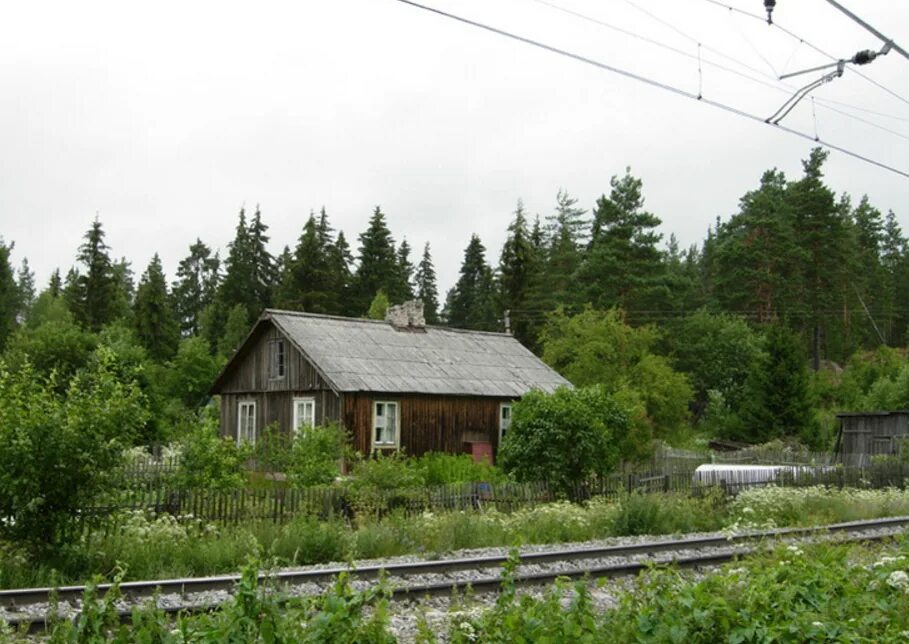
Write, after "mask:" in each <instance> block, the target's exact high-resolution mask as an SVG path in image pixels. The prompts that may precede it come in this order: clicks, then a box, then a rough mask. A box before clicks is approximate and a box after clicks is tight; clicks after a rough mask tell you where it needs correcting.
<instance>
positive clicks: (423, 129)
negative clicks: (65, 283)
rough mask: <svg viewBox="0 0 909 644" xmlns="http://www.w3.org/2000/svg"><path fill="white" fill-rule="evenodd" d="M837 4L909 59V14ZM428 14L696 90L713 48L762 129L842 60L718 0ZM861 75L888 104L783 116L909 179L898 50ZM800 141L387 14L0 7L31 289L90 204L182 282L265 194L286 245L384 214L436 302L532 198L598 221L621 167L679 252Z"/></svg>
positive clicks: (826, 27) (709, 94)
mask: <svg viewBox="0 0 909 644" xmlns="http://www.w3.org/2000/svg"><path fill="white" fill-rule="evenodd" d="M842 1H843V2H844V3H845V4H847V6H849V7H850V8H851V9H853V10H855V11H856V12H857V13H858V14H859V15H860V16H862V17H863V18H864V19H865V20H867V21H868V22H869V23H871V24H872V25H874V26H875V27H877V28H879V29H880V30H881V31H883V32H884V33H885V34H887V35H888V36H889V37H891V38H893V39H894V40H895V41H896V42H897V43H898V44H901V45H902V46H903V47H904V48H909V2H904V1H897V0H862V1H861V2H858V0H842ZM425 2H426V4H428V5H431V6H433V7H436V8H438V9H442V10H446V11H450V12H453V13H458V14H460V15H463V16H465V17H469V18H472V19H474V20H477V21H482V22H485V23H488V24H490V25H493V26H496V27H499V28H501V29H505V30H509V31H513V32H516V33H518V34H521V35H524V36H527V37H530V38H534V39H538V40H540V41H543V42H546V43H548V44H550V45H552V46H555V47H559V48H563V49H569V50H571V51H573V52H575V53H577V54H580V55H583V56H586V57H589V58H592V59H596V60H598V61H601V62H603V63H606V64H608V65H612V66H615V67H620V68H622V69H626V70H629V71H632V72H634V73H637V74H640V75H643V76H646V77H648V78H652V79H655V80H659V81H660V82H663V83H667V84H670V85H673V86H676V87H679V88H681V89H684V90H685V91H688V92H692V93H695V94H697V93H698V91H699V75H698V60H697V54H698V43H700V44H701V47H700V54H701V68H702V75H701V77H700V90H701V91H702V93H703V96H704V97H705V98H708V99H712V100H715V101H719V102H723V103H726V104H729V105H731V106H734V107H737V108H739V109H742V110H745V111H747V112H751V113H754V114H757V115H761V116H769V115H770V114H772V113H773V112H774V111H776V109H777V108H778V107H779V106H780V105H782V104H783V102H784V101H785V100H786V99H787V97H788V95H789V94H791V93H792V91H794V89H797V88H798V87H800V86H801V85H804V84H806V83H809V82H811V81H812V80H815V79H817V78H819V77H820V76H821V74H822V72H814V73H811V74H806V75H804V76H798V77H796V78H794V79H790V80H787V81H785V82H784V83H781V82H778V81H774V80H773V79H774V76H776V75H779V74H783V73H786V72H791V71H796V70H799V69H804V68H808V67H814V66H817V65H820V64H824V63H827V62H829V59H827V58H825V57H824V56H822V55H821V54H819V53H817V52H816V51H813V50H812V49H811V48H810V47H809V46H808V45H807V44H804V43H799V42H798V41H797V40H795V39H793V38H791V37H789V36H787V35H785V34H784V33H783V32H781V31H780V30H778V29H775V28H771V27H769V26H768V25H767V24H766V23H761V22H760V21H758V20H753V19H750V18H748V17H745V16H742V15H739V14H736V13H733V12H730V11H729V10H727V9H724V8H722V7H719V6H717V5H716V4H712V3H710V2H708V1H706V0H634V1H633V2H631V1H627V0H601V1H599V2H597V1H594V0H547V2H545V3H544V2H541V1H540V0H485V1H479V0H474V1H467V0H460V1H456V0H425ZM728 2H729V3H731V4H732V5H734V6H735V7H738V8H741V9H743V10H747V11H751V12H754V13H763V2H762V0H728ZM552 5H555V6H557V7H561V8H562V9H568V10H571V11H575V12H579V13H582V14H585V15H587V16H589V17H590V18H594V19H596V20H600V21H603V22H607V23H609V24H610V25H612V26H614V27H619V28H621V29H624V30H626V31H630V32H633V33H634V34H637V35H639V36H642V37H645V38H648V39H652V40H655V41H658V42H659V43H662V44H664V45H668V46H671V47H673V48H675V50H677V51H671V50H667V49H663V48H660V47H657V46H655V45H653V44H651V43H648V42H645V41H644V40H641V39H640V38H634V37H632V36H629V35H626V34H623V33H621V32H619V31H617V30H615V29H610V28H608V27H606V26H604V25H602V24H596V23H594V22H591V21H589V20H583V19H581V18H579V17H577V16H575V15H570V14H568V13H566V12H565V11H560V10H559V9H557V8H555V7H554V6H552ZM648 14H650V15H648ZM655 17H657V18H659V20H662V21H663V22H660V21H659V20H657V19H655ZM774 17H775V18H776V20H777V22H778V24H780V25H781V26H783V27H785V28H787V29H789V30H791V31H793V32H795V33H797V34H799V35H800V36H802V37H803V38H804V39H805V40H806V41H807V42H809V43H811V44H813V45H815V46H817V47H819V48H820V49H822V50H824V51H825V52H829V53H831V54H833V55H834V56H838V57H839V56H842V57H849V56H851V55H852V54H854V53H855V51H857V50H859V49H866V48H879V47H880V46H881V43H880V41H878V40H877V39H876V38H875V37H874V36H872V35H871V34H870V33H868V32H866V31H864V30H863V29H862V28H861V27H859V26H858V25H856V24H855V23H854V22H852V21H851V20H850V19H849V18H847V17H846V16H845V15H843V14H841V13H840V12H838V11H837V10H836V9H834V8H833V7H831V6H830V5H829V4H828V3H827V2H826V1H825V0H778V2H777V9H776V11H775V14H774ZM664 23H666V24H664ZM711 63H718V64H721V65H723V66H724V67H727V68H731V69H734V70H736V71H738V72H740V73H742V74H746V75H747V76H749V77H751V78H752V79H756V80H757V81H760V82H755V81H754V80H750V79H746V78H742V77H741V76H738V75H734V74H732V73H729V72H728V71H725V70H723V69H720V68H719V67H717V66H715V65H712V64H711ZM859 69H860V71H861V72H862V73H863V74H865V75H867V76H868V77H870V78H871V79H873V81H875V82H876V83H878V84H879V85H882V86H884V87H885V88H887V89H889V90H890V91H891V92H893V93H895V94H897V95H898V97H897V96H894V95H893V94H891V93H889V92H887V91H885V90H883V89H881V88H879V87H877V86H875V85H874V84H872V83H870V82H868V81H867V80H865V79H863V78H861V77H860V76H858V75H857V74H855V73H853V72H851V71H849V70H848V69H847V71H846V73H845V74H844V75H843V77H842V78H838V79H836V80H834V81H833V82H831V83H829V84H826V85H824V86H823V87H821V88H819V89H818V90H816V91H815V92H814V94H813V95H814V96H815V102H814V110H813V111H814V114H816V119H815V117H814V116H813V114H812V102H811V101H810V100H805V101H803V102H802V103H800V104H799V105H798V106H797V107H796V109H795V110H794V111H793V112H792V113H791V114H790V115H789V116H788V117H786V119H785V120H784V121H783V124H784V125H788V126H790V127H793V128H797V129H800V130H803V131H805V132H808V133H809V134H811V135H812V136H813V135H814V131H815V127H816V129H817V133H818V135H819V136H820V137H821V138H822V139H825V140H828V141H830V142H832V143H835V144H837V145H840V146H843V147H845V148H849V149H850V150H852V151H854V152H856V153H859V154H862V155H865V156H868V157H871V158H873V159H875V160H877V161H880V162H882V163H885V164H889V165H892V166H895V167H897V168H899V169H901V170H903V171H909V102H907V100H909V60H906V59H905V58H902V57H900V56H899V54H897V53H896V52H891V53H890V54H889V55H887V56H886V57H883V58H879V59H878V60H876V61H874V62H873V63H872V64H871V65H868V66H865V67H862V68H859ZM831 108H833V109H831ZM834 110H837V111H834ZM843 113H846V114H843ZM855 117H858V118H855ZM859 119H861V120H859ZM811 147H812V142H811V141H806V140H803V139H799V138H796V137H793V136H790V135H787V134H785V133H782V132H780V131H778V130H774V129H773V128H770V127H768V126H765V125H762V124H760V123H756V122H754V121H750V120H747V119H744V118H741V117H738V116H734V115H732V114H729V113H726V112H724V111H721V110H718V109H716V108H713V107H710V106H708V105H706V104H704V103H702V102H698V101H696V100H692V99H689V98H684V97H681V96H677V95H674V94H672V93H669V92H666V91H663V90H660V89H657V88H654V87H650V86H647V85H645V84H642V83H640V82H637V81H635V80H631V79H629V78H626V77H623V76H621V75H617V74H614V73H610V72H607V71H603V70H601V69H597V68H594V67H591V66H588V65H584V64H582V63H579V62H576V61H573V60H569V59H566V58H563V57H559V56H556V55H554V54H552V53H548V52H545V51H541V50H539V49H535V48H532V47H529V46H527V45H525V44H521V43H518V42H514V41H511V40H508V39H506V38H503V37H501V36H498V35H494V34H490V33H487V32H483V31H480V30H478V29H476V28H473V27H469V26H466V25H464V24H460V23H457V22H454V21H451V20H448V19H445V18H442V17H440V16H438V15H433V14H430V13H428V12H425V11H421V10H418V9H415V8H413V7H410V6H407V5H405V4H402V3H400V2H397V1H396V0H324V1H322V2H314V1H312V0H302V1H299V0H298V1H297V2H257V3H249V2H244V3H238V2H225V1H223V0H222V1H219V2H201V1H196V2H179V3H178V2H167V1H163V2H157V3H144V4H143V5H142V6H141V7H139V6H137V3H125V2H93V1H91V0H85V1H83V2H78V3H75V2H12V1H9V2H5V3H3V4H2V5H0V235H2V236H3V238H4V239H5V240H6V241H7V242H10V241H14V242H15V244H16V247H15V250H14V253H13V261H14V263H16V264H17V265H18V263H19V262H20V261H21V259H22V257H23V256H27V257H28V259H29V261H30V263H31V265H32V267H33V269H34V270H35V271H36V273H37V279H38V283H39V285H40V286H41V287H43V286H44V285H45V283H46V280H47V278H48V276H49V275H50V272H51V271H52V270H53V269H54V268H55V267H59V268H60V269H61V271H62V272H63V273H65V272H66V270H68V269H69V267H70V266H71V265H72V264H73V262H74V257H75V254H76V249H77V247H78V245H79V243H80V241H81V237H82V235H83V234H84V232H85V231H86V229H87V228H88V227H89V226H90V224H91V222H92V220H93V218H94V217H95V215H96V214H97V215H98V216H99V217H100V219H101V222H102V223H103V225H104V229H105V231H106V232H107V241H108V243H109V245H110V247H111V249H112V254H113V255H114V256H115V257H121V256H125V257H126V258H127V259H129V260H130V261H131V262H132V265H133V270H134V271H135V273H136V278H137V279H138V277H139V275H140V274H141V273H142V272H143V271H144V269H145V267H146V266H147V264H148V261H149V259H150V258H151V256H152V255H153V254H154V253H155V252H156V251H157V252H158V253H159V254H160V255H161V257H162V259H163V261H164V266H165V270H166V271H167V274H168V278H169V279H173V274H174V271H175V269H176V265H177V263H178V262H179V260H180V259H181V258H182V257H184V256H185V255H186V254H187V249H188V247H189V245H190V244H191V243H192V242H193V241H194V240H195V239H196V238H197V237H199V238H201V239H202V240H203V241H204V242H206V243H207V244H209V245H210V246H212V247H214V248H220V249H221V252H222V256H223V255H225V254H226V245H227V243H228V242H229V241H230V240H231V238H232V237H233V233H234V228H235V225H236V220H237V212H238V211H239V209H240V207H241V206H242V205H244V204H245V205H246V207H247V208H248V209H252V208H254V207H255V205H256V204H257V203H258V204H260V205H261V209H262V213H263V218H264V221H265V223H267V224H268V225H269V226H270V231H269V232H270V234H271V237H272V246H271V250H272V251H273V252H274V253H275V254H277V253H278V252H280V249H281V248H282V247H283V246H284V244H289V245H291V247H293V245H294V243H295V241H296V239H297V237H298V236H299V234H300V230H301V227H302V225H303V223H304V221H305V218H306V217H307V216H308V214H309V212H310V210H311V209H316V210H317V209H319V208H320V207H322V206H323V205H324V206H325V207H326V208H327V210H328V213H329V216H330V218H331V221H332V223H333V224H334V226H335V227H336V228H340V229H342V230H344V232H345V234H346V235H347V236H348V238H349V239H350V241H351V244H352V246H354V249H356V245H357V243H356V236H357V235H358V234H359V233H360V232H362V231H363V230H364V228H365V227H366V223H367V220H368V218H369V216H370V214H371V212H372V209H373V207H374V206H376V205H381V207H382V209H383V211H385V212H386V214H387V216H388V222H389V226H390V228H391V230H392V233H393V234H394V235H395V239H396V240H397V241H400V239H401V237H403V236H406V237H407V240H408V241H409V242H410V244H411V246H412V247H413V248H414V249H415V254H416V253H417V252H419V250H420V249H422V246H423V244H424V243H425V242H427V241H428V242H430V244H431V246H432V252H433V256H434V258H435V262H436V267H437V270H438V273H439V281H440V289H442V290H443V291H444V290H447V289H448V288H449V287H450V286H451V285H452V283H453V282H454V281H455V279H456V277H457V271H458V268H459V266H460V261H461V257H462V254H463V249H464V247H465V246H466V244H467V242H468V240H469V237H470V234H471V233H477V234H479V235H480V237H481V239H482V240H483V242H484V243H485V244H486V247H487V249H488V250H489V255H490V261H492V262H495V261H496V260H497V258H498V253H499V250H500V248H501V244H502V242H503V240H504V234H505V228H506V226H507V224H508V222H509V220H510V218H511V216H512V212H513V210H514V208H515V203H516V201H517V200H518V198H521V199H523V201H524V203H525V207H526V208H527V210H529V211H530V212H531V213H532V214H536V213H539V214H540V215H542V216H545V215H546V214H549V213H551V212H552V210H553V206H554V203H555V196H556V192H557V191H558V190H559V188H564V189H566V190H568V191H569V193H571V194H572V195H573V196H575V197H577V198H578V199H579V200H580V205H582V206H584V207H585V208H588V209H589V208H591V207H592V206H593V204H594V201H595V200H596V198H597V197H598V196H599V195H600V194H602V193H604V192H607V193H608V191H609V179H610V177H611V176H612V175H614V174H621V173H623V172H624V169H625V167H626V166H630V167H631V171H632V173H633V174H635V175H636V176H639V177H641V178H642V179H643V181H644V194H645V197H646V205H647V207H648V209H649V210H651V211H652V212H654V213H655V214H656V215H657V216H659V217H660V218H661V219H662V220H663V226H662V232H663V233H664V234H665V235H666V237H667V238H668V236H669V233H672V232H674V233H675V234H676V235H677V236H678V237H679V239H680V241H681V242H682V243H683V245H688V244H691V243H698V242H700V241H701V240H702V239H703V237H704V235H705V231H706V229H707V227H708V226H709V225H710V224H711V223H712V222H714V221H715V219H716V217H717V216H721V217H724V218H725V217H728V216H729V215H730V214H732V213H733V212H735V210H736V207H737V204H738V200H739V198H740V197H741V196H742V195H743V194H744V193H745V192H746V191H747V190H750V189H753V188H754V187H756V186H757V184H758V181H759V178H760V176H761V173H762V172H763V171H764V170H766V169H768V168H771V167H774V166H776V167H779V168H780V169H782V170H784V171H785V172H786V173H787V174H788V175H789V176H790V177H796V176H797V175H798V173H799V172H800V169H801V166H800V160H801V159H802V158H805V157H806V156H807V155H808V153H809V151H810V148H811ZM826 172H827V180H828V183H829V184H830V185H831V186H832V187H834V188H835V189H836V190H837V191H838V192H848V193H850V194H852V195H853V197H855V198H856V199H857V198H858V197H860V196H861V195H862V194H866V193H867V194H868V196H869V198H870V199H871V201H872V203H873V204H874V205H875V206H877V207H878V208H880V209H881V210H882V211H885V212H886V211H887V210H891V209H892V210H893V211H894V212H895V213H896V214H897V217H898V219H899V221H900V223H901V225H902V226H903V229H904V230H909V179H906V178H905V177H901V176H899V175H897V174H894V173H891V172H888V171H886V170H883V169H880V168H877V167H874V166H872V165H869V164H867V163H863V162H861V161H859V160H856V159H854V158H851V157H849V156H847V155H845V154H843V153H840V152H833V153H831V157H830V160H829V162H828V165H827V167H826Z"/></svg>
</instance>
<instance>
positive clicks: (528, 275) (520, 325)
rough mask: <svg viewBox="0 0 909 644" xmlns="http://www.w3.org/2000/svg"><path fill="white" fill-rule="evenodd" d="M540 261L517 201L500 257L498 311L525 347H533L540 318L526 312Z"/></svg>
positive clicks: (520, 203) (521, 208)
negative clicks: (506, 315) (507, 319)
mask: <svg viewBox="0 0 909 644" xmlns="http://www.w3.org/2000/svg"><path fill="white" fill-rule="evenodd" d="M539 261H540V257H539V255H538V251H537V249H536V248H534V245H533V241H532V240H531V233H530V231H529V230H528V229H527V218H526V216H525V214H524V204H523V203H522V202H521V201H520V200H518V205H517V208H516V209H515V211H514V219H513V220H512V222H511V223H510V224H509V226H508V237H507V238H506V239H505V244H504V245H503V246H502V253H501V255H500V256H499V272H498V291H499V301H500V306H499V308H500V310H502V311H503V312H504V311H507V312H508V315H509V318H510V320H511V331H512V333H513V334H514V336H515V337H516V338H517V339H518V340H520V341H521V343H523V344H524V345H525V346H528V347H533V346H534V345H535V344H536V335H537V332H538V330H537V328H536V324H535V323H536V321H537V320H538V319H539V316H537V315H534V314H533V312H531V311H529V308H530V304H529V301H530V293H531V287H532V285H533V283H534V282H535V281H537V279H538V272H539V269H540V266H539Z"/></svg>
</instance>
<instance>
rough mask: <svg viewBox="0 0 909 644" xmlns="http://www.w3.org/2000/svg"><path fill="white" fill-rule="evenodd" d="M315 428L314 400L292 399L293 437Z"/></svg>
mask: <svg viewBox="0 0 909 644" xmlns="http://www.w3.org/2000/svg"><path fill="white" fill-rule="evenodd" d="M315 426H316V399H315V398H294V435H295V436H296V435H297V434H298V433H299V432H300V431H301V430H303V429H306V428H307V427H315Z"/></svg>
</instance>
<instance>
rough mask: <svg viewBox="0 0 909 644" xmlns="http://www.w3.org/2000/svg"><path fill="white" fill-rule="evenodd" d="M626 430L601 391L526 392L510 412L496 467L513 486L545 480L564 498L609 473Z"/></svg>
mask: <svg viewBox="0 0 909 644" xmlns="http://www.w3.org/2000/svg"><path fill="white" fill-rule="evenodd" d="M627 430H628V417H627V415H626V414H625V413H624V412H623V411H622V409H621V408H620V407H619V405H618V404H617V403H616V402H615V401H614V400H613V399H612V397H611V396H609V395H608V394H607V393H606V391H605V390H604V389H603V388H601V387H585V388H581V389H568V388H567V387H561V388H559V389H557V390H556V391H555V393H553V394H544V393H542V392H540V391H532V392H530V393H529V394H527V395H526V396H525V397H524V398H523V399H521V400H520V401H519V402H517V403H515V405H514V407H513V410H512V421H511V427H510V428H509V430H508V434H507V435H506V437H505V439H504V440H503V441H502V445H501V446H500V448H499V461H500V462H501V464H502V467H503V468H504V470H505V471H506V472H508V473H509V475H511V476H513V477H514V478H516V479H517V480H519V481H542V480H548V481H549V483H550V484H551V485H552V486H553V488H554V489H555V490H556V491H558V492H561V493H567V492H569V491H570V490H572V489H574V488H575V487H576V486H577V485H578V484H579V483H581V482H582V481H584V480H586V479H588V478H590V477H591V476H595V475H599V476H603V475H605V474H608V473H609V472H610V471H611V470H612V469H613V468H614V467H615V465H616V464H617V463H618V461H619V449H618V447H617V443H618V442H620V441H621V440H622V439H623V438H624V436H625V434H626V433H627Z"/></svg>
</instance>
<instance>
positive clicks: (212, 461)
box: [175, 415, 250, 490]
mask: <svg viewBox="0 0 909 644" xmlns="http://www.w3.org/2000/svg"><path fill="white" fill-rule="evenodd" d="M219 431H220V430H219V427H218V420H217V418H214V417H206V416H205V415H202V416H201V417H200V418H199V421H198V422H197V423H196V424H195V426H194V427H193V428H192V429H191V430H190V431H188V432H187V433H186V434H185V437H184V438H183V440H182V441H181V446H182V449H181V452H182V459H181V461H180V469H179V471H178V472H177V475H176V479H175V485H176V486H177V487H179V488H188V489H197V488H198V489H201V488H206V489H213V490H230V489H236V488H240V487H243V485H244V484H245V483H246V469H245V466H244V464H245V462H246V460H247V459H248V458H249V457H250V448H249V447H247V446H245V445H244V446H242V447H238V446H237V444H236V442H235V441H233V440H232V439H230V438H226V437H222V436H221V435H220V433H219Z"/></svg>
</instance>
